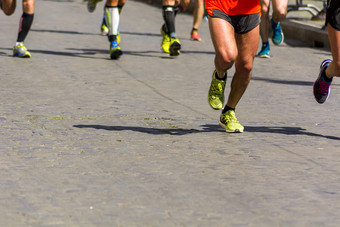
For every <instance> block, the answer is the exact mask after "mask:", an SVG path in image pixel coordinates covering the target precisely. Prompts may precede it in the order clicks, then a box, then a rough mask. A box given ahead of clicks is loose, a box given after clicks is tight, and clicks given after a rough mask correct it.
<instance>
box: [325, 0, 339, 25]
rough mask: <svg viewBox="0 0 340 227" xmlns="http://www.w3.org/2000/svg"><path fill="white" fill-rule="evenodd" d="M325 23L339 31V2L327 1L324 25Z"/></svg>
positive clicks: (337, 0) (336, 0)
mask: <svg viewBox="0 0 340 227" xmlns="http://www.w3.org/2000/svg"><path fill="white" fill-rule="evenodd" d="M327 23H329V24H330V25H331V26H332V27H333V28H334V29H335V30H338V31H340V0H328V1H327V14H326V25H327Z"/></svg>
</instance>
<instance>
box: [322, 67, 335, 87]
mask: <svg viewBox="0 0 340 227" xmlns="http://www.w3.org/2000/svg"><path fill="white" fill-rule="evenodd" d="M326 69H327V67H325V68H324V69H323V70H322V72H321V76H322V78H323V80H324V81H326V82H327V83H330V82H332V80H333V77H331V78H329V77H327V76H326Z"/></svg>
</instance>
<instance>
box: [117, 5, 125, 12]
mask: <svg viewBox="0 0 340 227" xmlns="http://www.w3.org/2000/svg"><path fill="white" fill-rule="evenodd" d="M123 6H124V5H121V6H120V5H118V6H117V7H118V12H119V14H120V13H121V12H122V10H123Z"/></svg>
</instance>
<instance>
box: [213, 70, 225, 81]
mask: <svg viewBox="0 0 340 227" xmlns="http://www.w3.org/2000/svg"><path fill="white" fill-rule="evenodd" d="M215 78H216V79H218V80H224V81H226V80H227V72H225V74H224V77H223V78H219V77H218V75H217V72H215Z"/></svg>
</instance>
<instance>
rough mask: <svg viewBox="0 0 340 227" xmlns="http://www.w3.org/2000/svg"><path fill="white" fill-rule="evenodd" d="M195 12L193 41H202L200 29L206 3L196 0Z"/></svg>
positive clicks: (192, 31)
mask: <svg viewBox="0 0 340 227" xmlns="http://www.w3.org/2000/svg"><path fill="white" fill-rule="evenodd" d="M194 4H195V6H194V12H193V17H194V19H193V25H192V30H191V40H194V41H200V40H201V37H200V35H199V34H198V28H199V26H200V25H201V22H202V19H203V16H204V2H203V0H195V2H194Z"/></svg>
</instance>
